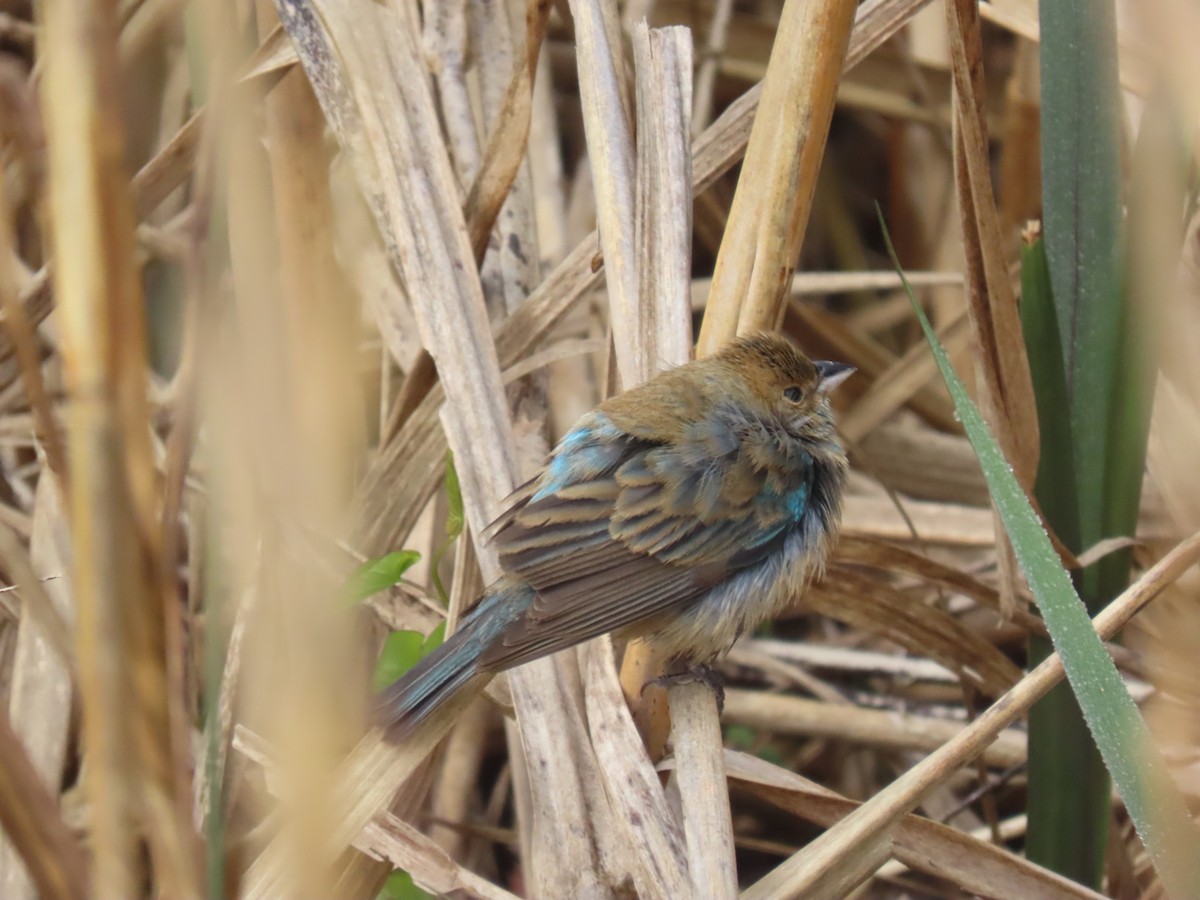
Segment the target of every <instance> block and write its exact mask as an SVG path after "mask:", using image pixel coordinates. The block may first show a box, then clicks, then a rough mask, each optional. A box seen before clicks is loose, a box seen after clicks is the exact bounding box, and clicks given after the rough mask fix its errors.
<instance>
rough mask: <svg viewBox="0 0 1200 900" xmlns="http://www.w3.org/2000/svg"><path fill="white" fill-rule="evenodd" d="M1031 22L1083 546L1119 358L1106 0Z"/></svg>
mask: <svg viewBox="0 0 1200 900" xmlns="http://www.w3.org/2000/svg"><path fill="white" fill-rule="evenodd" d="M1039 17H1040V23H1041V68H1042V205H1043V209H1044V216H1045V234H1046V258H1047V261H1048V264H1049V272H1050V283H1051V284H1052V286H1053V293H1054V303H1055V307H1056V309H1057V313H1058V326H1059V338H1060V341H1061V343H1062V355H1063V363H1064V374H1065V376H1066V385H1067V394H1068V398H1069V401H1070V402H1069V406H1068V409H1069V410H1070V419H1071V429H1072V438H1073V442H1072V445H1071V446H1072V447H1073V450H1074V456H1075V467H1076V473H1077V476H1078V498H1079V523H1080V529H1081V539H1082V542H1083V546H1090V545H1092V544H1094V543H1095V542H1096V541H1098V540H1100V539H1101V538H1104V537H1107V536H1108V535H1107V534H1105V530H1104V524H1105V520H1106V516H1105V514H1104V510H1105V507H1106V505H1107V503H1106V496H1105V493H1106V492H1105V484H1106V474H1107V473H1106V466H1107V463H1108V449H1109V446H1108V443H1109V436H1110V428H1111V419H1112V412H1113V405H1114V403H1113V391H1114V388H1115V385H1116V377H1117V372H1118V367H1119V360H1120V357H1121V349H1122V347H1121V325H1122V294H1123V284H1122V276H1121V268H1122V266H1121V260H1122V257H1123V254H1122V249H1121V248H1122V239H1121V188H1120V173H1121V148H1120V139H1121V122H1120V93H1119V84H1118V81H1117V37H1116V19H1115V11H1114V9H1113V3H1112V0H1102V2H1099V3H1097V2H1085V0H1056V2H1054V3H1042V4H1039ZM1075 549H1079V548H1075ZM1107 600H1108V598H1107V597H1102V598H1099V599H1098V602H1099V603H1103V602H1106V601H1107Z"/></svg>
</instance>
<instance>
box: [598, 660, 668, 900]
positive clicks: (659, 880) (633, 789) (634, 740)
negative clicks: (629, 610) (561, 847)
mask: <svg viewBox="0 0 1200 900" xmlns="http://www.w3.org/2000/svg"><path fill="white" fill-rule="evenodd" d="M579 654H580V657H581V659H582V661H583V665H582V667H583V670H584V675H585V682H586V684H587V688H586V692H585V697H586V702H587V715H588V722H589V727H590V732H591V737H592V744H593V746H594V747H595V750H596V758H597V760H598V763H599V771H600V774H601V775H602V777H603V778H604V779H605V782H604V783H605V787H606V792H607V794H608V797H609V800H610V802H611V803H612V805H613V806H614V815H613V816H612V822H613V824H614V826H615V827H616V828H617V829H619V831H620V833H621V837H622V839H623V840H624V841H625V843H626V845H627V846H628V847H629V848H630V851H629V852H630V853H631V856H632V859H633V862H634V880H635V882H636V884H637V886H638V893H639V896H642V897H661V898H664V900H672V898H675V897H685V896H688V894H689V892H690V891H691V890H692V881H691V880H690V879H689V874H688V857H687V855H686V854H685V847H684V840H683V835H682V834H681V833H680V829H679V823H678V822H677V821H676V819H675V813H674V810H672V809H671V807H670V805H669V804H668V803H667V800H666V796H665V795H664V793H663V789H662V785H661V783H660V782H659V779H658V775H657V773H656V772H655V771H654V769H653V767H652V766H650V765H649V762H648V760H647V758H646V750H645V748H644V747H643V746H642V742H641V739H640V738H639V736H638V732H637V729H636V728H635V727H634V723H633V719H632V717H631V715H630V712H629V709H628V707H627V706H626V704H625V697H624V695H623V694H622V692H621V689H620V685H619V684H618V683H617V681H616V678H615V677H614V675H613V671H612V668H613V667H612V641H611V640H610V639H608V638H601V639H600V640H596V641H589V642H588V643H587V644H584V645H583V646H582V647H581V648H580V649H579Z"/></svg>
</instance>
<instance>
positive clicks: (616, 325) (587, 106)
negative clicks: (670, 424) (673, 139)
mask: <svg viewBox="0 0 1200 900" xmlns="http://www.w3.org/2000/svg"><path fill="white" fill-rule="evenodd" d="M612 2H613V0H572V2H571V15H572V19H573V21H574V24H575V41H576V47H577V49H576V54H577V56H578V60H579V95H580V99H581V102H582V105H583V125H584V132H585V134H586V135H587V144H588V157H589V159H590V160H591V166H592V181H593V184H594V188H595V193H596V219H597V223H598V228H597V231H598V232H599V234H600V245H601V249H602V251H603V253H604V264H605V268H606V270H607V271H606V273H605V284H606V287H607V289H608V298H609V307H610V315H609V321H610V323H611V326H612V331H613V346H614V349H615V351H616V358H617V369H618V371H619V372H620V373H621V377H622V378H635V379H636V382H635V383H638V382H641V381H642V380H644V379H645V377H646V374H645V373H642V372H641V371H640V367H641V366H642V365H644V361H645V360H646V359H648V358H650V357H651V354H652V353H653V351H652V350H651V349H650V348H649V346H648V345H647V342H648V341H650V340H652V337H653V332H650V331H645V330H643V329H642V328H641V327H639V326H640V325H641V324H642V322H641V318H642V316H641V307H640V306H639V303H638V272H637V268H636V260H635V254H636V249H635V242H634V239H635V230H634V210H633V207H634V191H635V177H636V172H635V169H634V148H633V134H632V122H631V121H630V119H629V113H628V107H627V103H626V101H625V100H624V88H623V85H622V81H623V80H624V77H625V73H624V70H623V68H622V66H621V56H620V52H619V50H620V45H619V43H618V44H617V45H616V46H615V47H614V46H613V44H612V42H611V39H610V34H609V30H608V28H607V26H606V24H605V18H606V16H605V14H604V11H603V9H602V6H604V5H607V4H610V3H612ZM639 376H640V377H639ZM626 386H628V387H632V386H633V385H632V384H630V383H629V382H626Z"/></svg>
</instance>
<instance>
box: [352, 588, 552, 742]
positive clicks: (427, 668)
mask: <svg viewBox="0 0 1200 900" xmlns="http://www.w3.org/2000/svg"><path fill="white" fill-rule="evenodd" d="M533 597H534V594H533V591H532V589H531V588H529V587H528V586H526V585H516V584H511V583H506V582H503V581H502V582H500V583H499V584H496V585H493V587H492V588H491V589H490V590H489V591H488V593H487V594H486V595H485V596H484V598H483V599H482V600H480V601H479V603H478V604H477V605H476V606H475V608H474V609H472V610H471V611H470V612H469V613H468V614H467V615H466V616H465V617H464V618H463V620H462V622H461V623H459V627H458V630H457V631H455V632H454V634H453V635H451V636H450V637H449V638H447V639H446V641H445V643H443V644H442V645H441V646H440V647H438V648H437V649H436V650H434V651H433V652H432V653H430V654H429V655H428V656H426V657H425V658H424V659H422V660H421V661H420V662H419V663H417V664H416V665H415V666H413V667H412V668H411V669H409V670H408V672H406V673H405V674H404V676H403V677H401V678H400V679H399V680H398V681H396V682H394V683H393V684H391V685H389V686H388V687H386V688H385V689H384V690H383V691H381V692H380V693H379V694H378V695H377V696H376V697H375V703H374V715H373V718H374V721H375V724H376V725H378V726H379V727H380V728H382V729H383V730H384V732H385V733H386V735H387V737H388V739H389V740H392V741H400V740H403V739H404V738H406V737H407V736H408V735H410V734H411V733H412V732H413V731H414V730H415V729H416V727H417V726H418V725H419V724H420V723H421V722H423V721H424V720H425V719H426V718H428V717H429V715H430V714H431V713H432V712H433V711H434V710H435V709H437V708H438V707H439V706H441V705H442V704H443V703H445V702H447V701H448V700H450V699H451V698H452V697H454V696H455V695H457V694H458V693H459V692H461V691H463V690H464V689H466V688H467V687H468V686H470V685H471V684H472V683H475V685H476V689H477V690H479V689H482V688H483V686H484V685H486V683H487V682H488V681H489V680H490V679H491V676H492V675H493V674H495V673H494V672H485V671H484V670H482V669H480V667H479V657H480V654H482V653H483V651H484V650H485V649H487V647H488V646H489V645H490V644H491V643H492V641H494V640H495V639H496V638H497V637H499V636H500V634H501V633H502V632H503V631H504V630H505V629H506V628H507V627H508V626H509V625H511V624H512V623H513V622H515V621H516V620H517V619H518V618H520V616H521V614H522V613H524V612H525V610H526V609H527V608H528V607H529V604H530V603H532V602H533Z"/></svg>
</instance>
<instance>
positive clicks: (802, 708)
mask: <svg viewBox="0 0 1200 900" xmlns="http://www.w3.org/2000/svg"><path fill="white" fill-rule="evenodd" d="M947 671H952V670H947ZM725 718H726V720H727V721H728V722H730V723H731V724H734V725H748V726H750V727H753V728H761V729H763V730H765V731H770V732H773V733H775V734H792V735H799V736H803V737H817V738H835V739H837V740H843V741H848V742H850V743H854V744H866V745H869V746H874V747H889V748H894V749H900V750H923V751H925V752H930V751H933V750H936V749H937V748H938V747H940V746H941V745H942V744H944V743H946V741H948V740H950V738H952V737H953V736H954V735H956V734H957V733H958V732H959V731H961V730H962V729H963V727H964V725H963V723H961V722H955V721H952V720H949V719H938V718H934V717H932V716H922V715H916V714H914V713H907V712H900V711H896V710H891V709H869V708H867V707H861V706H854V705H852V704H844V703H824V702H821V701H818V700H808V699H805V698H804V697H791V696H784V695H781V694H768V693H766V692H764V691H744V690H732V689H731V690H727V691H726V692H725ZM981 758H982V759H983V761H984V762H985V763H986V764H987V765H989V766H992V767H994V768H997V769H1008V768H1012V767H1013V766H1020V765H1024V763H1025V758H1026V749H1025V734H1024V732H1020V731H1017V730H1015V729H1008V730H1006V731H1004V732H1002V733H1001V734H1000V736H999V737H998V738H997V739H996V741H995V743H993V744H991V745H990V746H989V747H988V748H987V749H986V750H985V751H984V752H983V754H982V757H981Z"/></svg>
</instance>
